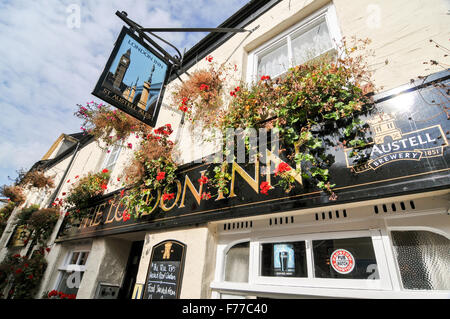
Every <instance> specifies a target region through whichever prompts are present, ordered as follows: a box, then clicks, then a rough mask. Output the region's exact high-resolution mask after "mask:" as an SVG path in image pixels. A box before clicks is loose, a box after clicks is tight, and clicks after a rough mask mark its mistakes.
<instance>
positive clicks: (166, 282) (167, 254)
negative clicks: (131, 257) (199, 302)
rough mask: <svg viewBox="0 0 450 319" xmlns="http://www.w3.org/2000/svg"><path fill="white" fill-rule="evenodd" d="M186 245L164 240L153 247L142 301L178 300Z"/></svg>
mask: <svg viewBox="0 0 450 319" xmlns="http://www.w3.org/2000/svg"><path fill="white" fill-rule="evenodd" d="M185 256H186V245H184V244H182V243H180V242H178V241H175V240H166V241H163V242H162V243H159V244H157V245H156V246H154V247H153V250H152V256H151V258H150V264H149V268H148V274H147V281H146V283H145V294H144V299H178V298H179V297H180V291H181V281H182V279H183V269H184V259H185Z"/></svg>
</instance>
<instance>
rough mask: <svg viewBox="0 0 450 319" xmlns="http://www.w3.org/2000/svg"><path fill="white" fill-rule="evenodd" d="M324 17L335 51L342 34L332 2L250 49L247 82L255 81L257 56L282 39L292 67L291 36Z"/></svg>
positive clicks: (308, 27) (256, 79)
mask: <svg viewBox="0 0 450 319" xmlns="http://www.w3.org/2000/svg"><path fill="white" fill-rule="evenodd" d="M323 19H325V21H326V23H327V27H328V31H329V33H330V37H331V41H332V43H333V46H334V49H335V50H336V51H337V50H338V47H337V44H338V43H340V42H341V40H342V35H341V32H340V29H339V24H338V19H337V15H336V9H335V7H334V5H333V4H330V5H327V6H325V7H323V8H321V9H319V10H318V11H316V12H315V13H313V14H311V15H310V16H308V17H307V18H305V19H303V20H302V21H300V22H299V23H297V24H296V25H294V26H292V27H291V28H289V29H287V30H286V31H284V32H282V33H280V34H279V35H277V36H276V37H274V38H272V39H271V40H269V41H267V42H266V43H264V44H263V45H261V46H259V47H258V48H256V49H255V50H253V51H251V52H250V53H249V55H248V64H247V79H246V80H247V83H249V84H250V83H252V82H257V81H258V78H257V75H258V65H257V64H258V56H259V55H261V54H264V53H266V52H267V51H269V50H271V49H273V48H274V47H276V46H277V45H279V44H280V43H281V42H282V41H287V46H288V61H289V66H288V68H290V67H293V66H294V65H293V58H292V49H291V36H292V35H294V34H297V33H298V32H299V31H301V30H308V29H310V28H311V27H312V26H314V24H317V23H318V22H319V21H321V20H323Z"/></svg>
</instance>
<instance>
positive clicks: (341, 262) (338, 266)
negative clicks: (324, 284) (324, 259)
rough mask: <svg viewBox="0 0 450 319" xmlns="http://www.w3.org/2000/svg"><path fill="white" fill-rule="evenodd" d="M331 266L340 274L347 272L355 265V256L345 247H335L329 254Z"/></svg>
mask: <svg viewBox="0 0 450 319" xmlns="http://www.w3.org/2000/svg"><path fill="white" fill-rule="evenodd" d="M330 259H331V266H333V269H334V270H336V271H337V272H338V273H340V274H348V273H350V272H352V270H353V268H354V267H355V258H353V255H352V254H350V252H349V251H347V250H345V249H337V250H335V251H334V252H333V253H332V254H331V258H330Z"/></svg>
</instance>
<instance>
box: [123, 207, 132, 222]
mask: <svg viewBox="0 0 450 319" xmlns="http://www.w3.org/2000/svg"><path fill="white" fill-rule="evenodd" d="M130 218H131V217H130V214H128V210H126V209H125V210H124V212H123V218H122V220H123V221H124V222H126V221H127V220H129V219H130Z"/></svg>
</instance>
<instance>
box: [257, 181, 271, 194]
mask: <svg viewBox="0 0 450 319" xmlns="http://www.w3.org/2000/svg"><path fill="white" fill-rule="evenodd" d="M259 187H260V188H261V194H264V195H269V194H268V193H267V192H268V191H269V190H270V188H271V186H270V185H269V183H268V182H262V183H261V185H259Z"/></svg>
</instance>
